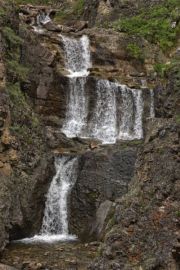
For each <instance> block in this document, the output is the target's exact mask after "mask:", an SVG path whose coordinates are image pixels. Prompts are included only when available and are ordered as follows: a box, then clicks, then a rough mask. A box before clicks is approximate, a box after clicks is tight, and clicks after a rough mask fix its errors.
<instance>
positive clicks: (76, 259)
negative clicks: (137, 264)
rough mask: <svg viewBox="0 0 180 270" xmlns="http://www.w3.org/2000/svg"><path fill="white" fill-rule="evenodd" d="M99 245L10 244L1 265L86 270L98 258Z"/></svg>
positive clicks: (57, 269)
mask: <svg viewBox="0 0 180 270" xmlns="http://www.w3.org/2000/svg"><path fill="white" fill-rule="evenodd" d="M97 250H98V243H96V242H94V243H89V244H82V243H79V242H70V243H63V242H61V243H54V244H40V243H39V244H37V243H36V244H28V245H26V244H23V243H12V244H10V245H9V246H8V247H7V248H6V250H5V251H4V254H3V259H2V260H1V263H3V264H6V265H10V266H13V267H15V268H16V269H19V270H21V269H24V270H26V269H37V270H38V269H44V270H45V269H46V270H50V269H53V270H85V269H87V266H88V265H89V264H90V263H91V262H92V260H93V259H94V258H95V257H96V255H97Z"/></svg>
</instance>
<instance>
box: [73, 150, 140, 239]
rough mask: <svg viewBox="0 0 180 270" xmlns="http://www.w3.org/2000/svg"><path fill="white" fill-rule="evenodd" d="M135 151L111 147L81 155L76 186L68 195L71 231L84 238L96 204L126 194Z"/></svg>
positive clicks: (132, 170)
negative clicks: (69, 197)
mask: <svg viewBox="0 0 180 270" xmlns="http://www.w3.org/2000/svg"><path fill="white" fill-rule="evenodd" d="M136 151H137V150H136V148H128V147H127V148H126V147H125V149H121V146H120V147H119V149H118V148H117V146H116V147H113V146H112V147H105V148H104V149H99V150H95V151H93V152H91V151H89V152H87V153H85V154H83V155H82V157H81V158H80V168H79V173H78V178H77V181H76V185H75V187H74V189H73V190H72V193H71V203H70V211H71V216H70V226H71V228H72V231H74V232H75V233H76V234H78V235H81V234H82V235H84V236H85V238H87V234H88V231H89V230H91V227H92V222H93V220H94V219H95V215H96V210H97V209H98V208H99V206H100V204H101V203H102V202H103V201H105V200H107V199H108V200H111V201H114V200H115V199H117V198H118V197H121V196H122V195H124V194H125V193H126V192H127V187H128V183H129V182H130V180H131V179H132V177H133V174H134V164H135V160H136ZM84 213H86V214H84ZM89 225H90V226H89Z"/></svg>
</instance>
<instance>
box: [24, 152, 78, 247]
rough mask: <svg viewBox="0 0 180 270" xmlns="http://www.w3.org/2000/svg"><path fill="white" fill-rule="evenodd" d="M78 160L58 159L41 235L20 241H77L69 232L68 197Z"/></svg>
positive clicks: (72, 158) (74, 158) (75, 176)
mask: <svg viewBox="0 0 180 270" xmlns="http://www.w3.org/2000/svg"><path fill="white" fill-rule="evenodd" d="M77 167H78V158H77V157H68V156H63V157H61V158H56V160H55V169H56V174H55V176H54V177H53V180H52V182H51V185H50V187H49V191H48V194H47V200H46V205H45V211H44V218H43V222H42V227H41V231H40V234H39V235H35V236H34V237H32V238H25V239H22V240H20V241H21V242H24V243H31V242H53V241H69V240H75V239H76V236H74V235H70V234H69V230H68V197H69V195H70V192H71V189H72V187H73V185H74V184H75V182H76V178H77Z"/></svg>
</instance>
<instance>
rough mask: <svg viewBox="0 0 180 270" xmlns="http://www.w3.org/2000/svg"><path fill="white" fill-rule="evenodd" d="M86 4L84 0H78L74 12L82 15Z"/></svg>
mask: <svg viewBox="0 0 180 270" xmlns="http://www.w3.org/2000/svg"><path fill="white" fill-rule="evenodd" d="M84 4H85V2H84V0H77V1H76V3H75V5H74V12H73V13H75V14H77V15H79V16H80V15H82V13H83V10H84Z"/></svg>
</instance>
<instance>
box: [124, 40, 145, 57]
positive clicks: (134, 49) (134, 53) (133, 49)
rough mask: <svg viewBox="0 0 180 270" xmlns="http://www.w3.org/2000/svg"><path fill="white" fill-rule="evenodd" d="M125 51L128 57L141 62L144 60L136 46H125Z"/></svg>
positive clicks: (133, 44)
mask: <svg viewBox="0 0 180 270" xmlns="http://www.w3.org/2000/svg"><path fill="white" fill-rule="evenodd" d="M127 51H128V54H129V56H130V57H132V58H135V59H139V60H142V61H143V60H144V57H143V52H142V50H141V48H140V47H139V46H138V45H137V44H135V43H129V45H128V46H127Z"/></svg>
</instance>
